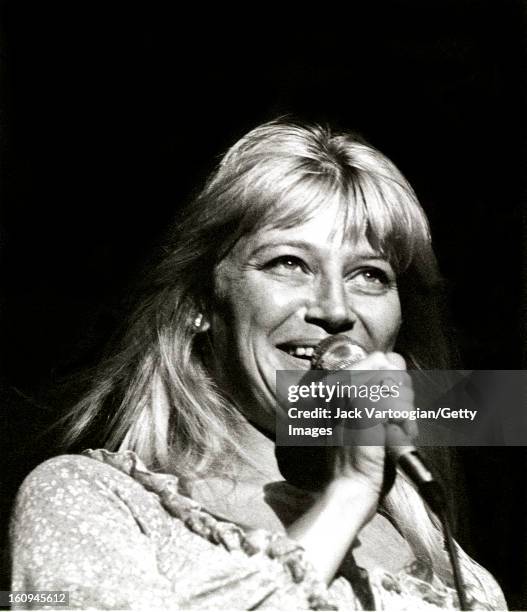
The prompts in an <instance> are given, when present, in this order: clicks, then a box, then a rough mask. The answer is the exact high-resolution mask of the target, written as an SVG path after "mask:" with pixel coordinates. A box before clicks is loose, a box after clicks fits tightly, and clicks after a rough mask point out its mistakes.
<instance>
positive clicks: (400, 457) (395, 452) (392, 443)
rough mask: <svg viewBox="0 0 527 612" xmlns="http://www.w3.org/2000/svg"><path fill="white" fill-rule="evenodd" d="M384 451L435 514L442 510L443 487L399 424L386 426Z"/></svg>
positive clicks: (443, 509) (443, 505)
mask: <svg viewBox="0 0 527 612" xmlns="http://www.w3.org/2000/svg"><path fill="white" fill-rule="evenodd" d="M386 452H387V455H388V457H389V459H390V460H391V461H392V462H393V463H394V465H396V466H398V467H399V468H400V469H401V470H402V471H403V472H404V474H405V475H406V476H407V477H408V478H409V480H410V481H411V482H413V483H414V485H415V486H416V488H417V490H418V491H419V493H420V494H421V497H422V498H423V499H424V500H425V501H426V503H427V504H428V505H429V506H430V508H431V509H432V510H433V511H434V512H435V513H436V514H440V513H441V512H444V511H445V510H446V507H447V504H446V496H445V493H444V490H443V487H442V486H441V485H440V483H439V482H438V481H437V480H436V479H435V478H434V475H433V474H432V472H431V471H430V469H429V468H428V466H427V465H426V462H425V461H424V459H423V458H422V456H421V455H420V454H419V451H418V450H417V448H416V447H415V446H414V445H413V444H411V443H410V441H409V440H408V438H407V436H406V434H405V433H404V431H403V430H402V429H401V428H400V427H399V425H394V424H388V425H387V426H386Z"/></svg>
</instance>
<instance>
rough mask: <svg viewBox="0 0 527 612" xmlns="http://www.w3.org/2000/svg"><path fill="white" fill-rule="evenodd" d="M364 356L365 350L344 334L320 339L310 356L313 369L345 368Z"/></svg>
mask: <svg viewBox="0 0 527 612" xmlns="http://www.w3.org/2000/svg"><path fill="white" fill-rule="evenodd" d="M365 357H366V351H365V350H364V349H363V348H362V347H361V346H358V345H357V344H354V343H353V342H352V341H351V340H350V339H349V338H348V337H347V336H344V334H338V335H336V336H329V337H328V338H326V339H325V340H322V342H320V344H319V345H318V346H317V348H316V349H315V352H314V353H313V357H312V358H311V368H312V369H313V370H345V369H346V368H348V367H349V366H352V365H354V364H355V363H357V362H358V361H361V360H362V359H364V358H365Z"/></svg>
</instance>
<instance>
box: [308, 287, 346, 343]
mask: <svg viewBox="0 0 527 612" xmlns="http://www.w3.org/2000/svg"><path fill="white" fill-rule="evenodd" d="M305 318H306V321H307V322H308V323H312V324H314V325H318V326H319V327H322V328H323V329H324V330H325V331H327V332H328V333H339V332H343V331H346V330H349V329H351V328H352V327H353V325H354V323H355V321H356V315H355V312H354V310H353V308H352V305H351V303H350V299H349V295H348V293H347V291H346V286H345V283H344V280H343V279H342V278H338V279H335V278H326V279H321V282H320V283H319V285H318V287H317V288H316V289H315V290H314V295H313V297H312V299H311V301H310V304H309V306H308V309H307V312H306V317H305Z"/></svg>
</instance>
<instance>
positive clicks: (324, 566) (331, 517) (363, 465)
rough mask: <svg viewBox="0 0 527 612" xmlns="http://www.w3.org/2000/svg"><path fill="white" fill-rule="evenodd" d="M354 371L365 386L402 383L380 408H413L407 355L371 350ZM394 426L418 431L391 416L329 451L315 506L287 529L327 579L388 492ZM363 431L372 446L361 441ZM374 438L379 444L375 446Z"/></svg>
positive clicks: (412, 433) (407, 431)
mask: <svg viewBox="0 0 527 612" xmlns="http://www.w3.org/2000/svg"><path fill="white" fill-rule="evenodd" d="M350 369H351V370H354V371H357V372H362V371H364V372H365V376H366V377H367V384H370V385H373V384H376V385H382V384H394V383H396V384H397V385H398V387H399V397H397V398H394V397H390V398H388V399H385V400H382V401H379V402H378V403H377V407H378V408H379V409H380V410H383V409H387V408H392V409H393V410H394V411H395V410H401V411H402V410H411V409H412V408H413V400H414V395H413V390H412V385H411V379H410V377H409V376H408V374H406V363H405V361H404V359H403V357H401V356H400V355H398V354H397V353H381V352H374V353H371V354H370V355H368V356H367V357H366V358H365V359H363V360H361V361H360V362H359V363H357V364H356V365H355V366H354V367H352V368H350ZM390 371H397V374H396V375H395V374H394V375H393V377H392V376H389V375H387V372H390ZM358 376H360V374H358ZM330 378H331V377H329V379H330ZM401 382H402V383H403V384H402V385H401V384H400V383H401ZM381 403H382V405H381ZM393 426H397V427H400V428H401V429H402V430H403V431H404V433H405V434H406V436H407V437H409V438H410V439H411V438H412V437H414V436H415V435H416V433H417V432H416V427H415V424H414V422H409V421H404V420H402V421H393V420H392V421H390V422H389V423H388V422H383V423H379V424H378V425H375V426H374V427H369V428H366V429H363V430H361V429H356V430H354V440H357V439H358V440H359V443H358V444H357V443H354V444H353V445H352V446H336V447H334V448H333V449H332V451H333V452H332V453H331V454H330V455H331V456H332V458H333V465H332V474H333V477H332V479H331V481H330V482H329V483H328V484H327V486H326V487H325V489H324V490H323V491H322V493H321V495H320V496H319V497H318V498H317V500H316V501H315V503H314V504H313V506H311V508H309V510H308V511H307V512H306V513H305V514H304V515H302V516H301V517H300V518H299V519H298V520H297V521H295V522H294V523H293V524H292V525H291V526H290V527H289V528H288V535H289V536H290V537H291V538H292V539H295V540H297V541H298V542H299V543H300V544H301V545H302V546H303V548H304V549H305V551H306V554H307V555H308V557H309V558H310V560H311V562H312V563H313V565H314V566H315V567H316V568H317V569H318V571H319V573H320V576H321V577H322V578H323V579H325V580H326V581H327V582H330V581H331V580H332V578H333V576H334V574H335V572H336V571H337V569H338V567H339V565H340V564H341V562H342V559H343V557H344V555H345V554H346V552H347V551H348V549H349V547H350V546H351V544H352V542H353V541H354V540H355V538H356V537H357V535H358V533H359V532H360V530H361V529H362V527H363V526H364V525H365V524H366V523H367V522H368V521H370V520H371V519H372V518H373V516H374V515H375V512H376V511H377V506H378V504H379V500H380V498H381V494H382V493H383V492H384V490H383V484H384V476H385V459H386V450H385V448H386V443H387V440H386V431H387V428H389V427H393ZM341 432H342V433H344V432H345V429H344V428H342V429H341ZM361 432H362V433H361ZM361 435H363V436H364V439H365V440H367V442H368V444H364V445H360V436H361ZM372 436H375V438H373V437H372ZM372 439H374V440H375V445H372ZM388 442H389V441H388Z"/></svg>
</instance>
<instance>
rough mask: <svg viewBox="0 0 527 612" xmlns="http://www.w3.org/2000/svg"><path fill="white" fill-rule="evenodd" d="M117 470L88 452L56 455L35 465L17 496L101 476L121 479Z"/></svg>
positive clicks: (57, 488)
mask: <svg viewBox="0 0 527 612" xmlns="http://www.w3.org/2000/svg"><path fill="white" fill-rule="evenodd" d="M122 476H124V474H122V472H119V471H118V470H116V469H115V468H114V467H112V466H111V465H109V464H107V463H104V462H101V461H94V458H93V457H91V456H90V455H89V454H80V455H58V456H56V457H52V458H51V459H47V460H46V461H44V462H42V463H40V464H39V465H37V467H35V468H34V469H33V470H32V471H31V472H30V473H29V474H28V475H27V476H26V478H25V479H24V481H23V482H22V485H21V486H20V489H19V496H20V495H22V494H24V493H26V492H33V491H34V490H35V489H38V492H39V493H40V495H43V494H45V492H46V491H48V490H54V491H57V490H59V489H60V487H61V485H63V486H68V487H72V486H74V485H75V484H78V485H79V486H82V485H86V484H90V483H93V484H95V483H96V482H100V481H99V480H96V479H98V478H102V479H103V482H104V481H107V480H112V479H121V480H122Z"/></svg>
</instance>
